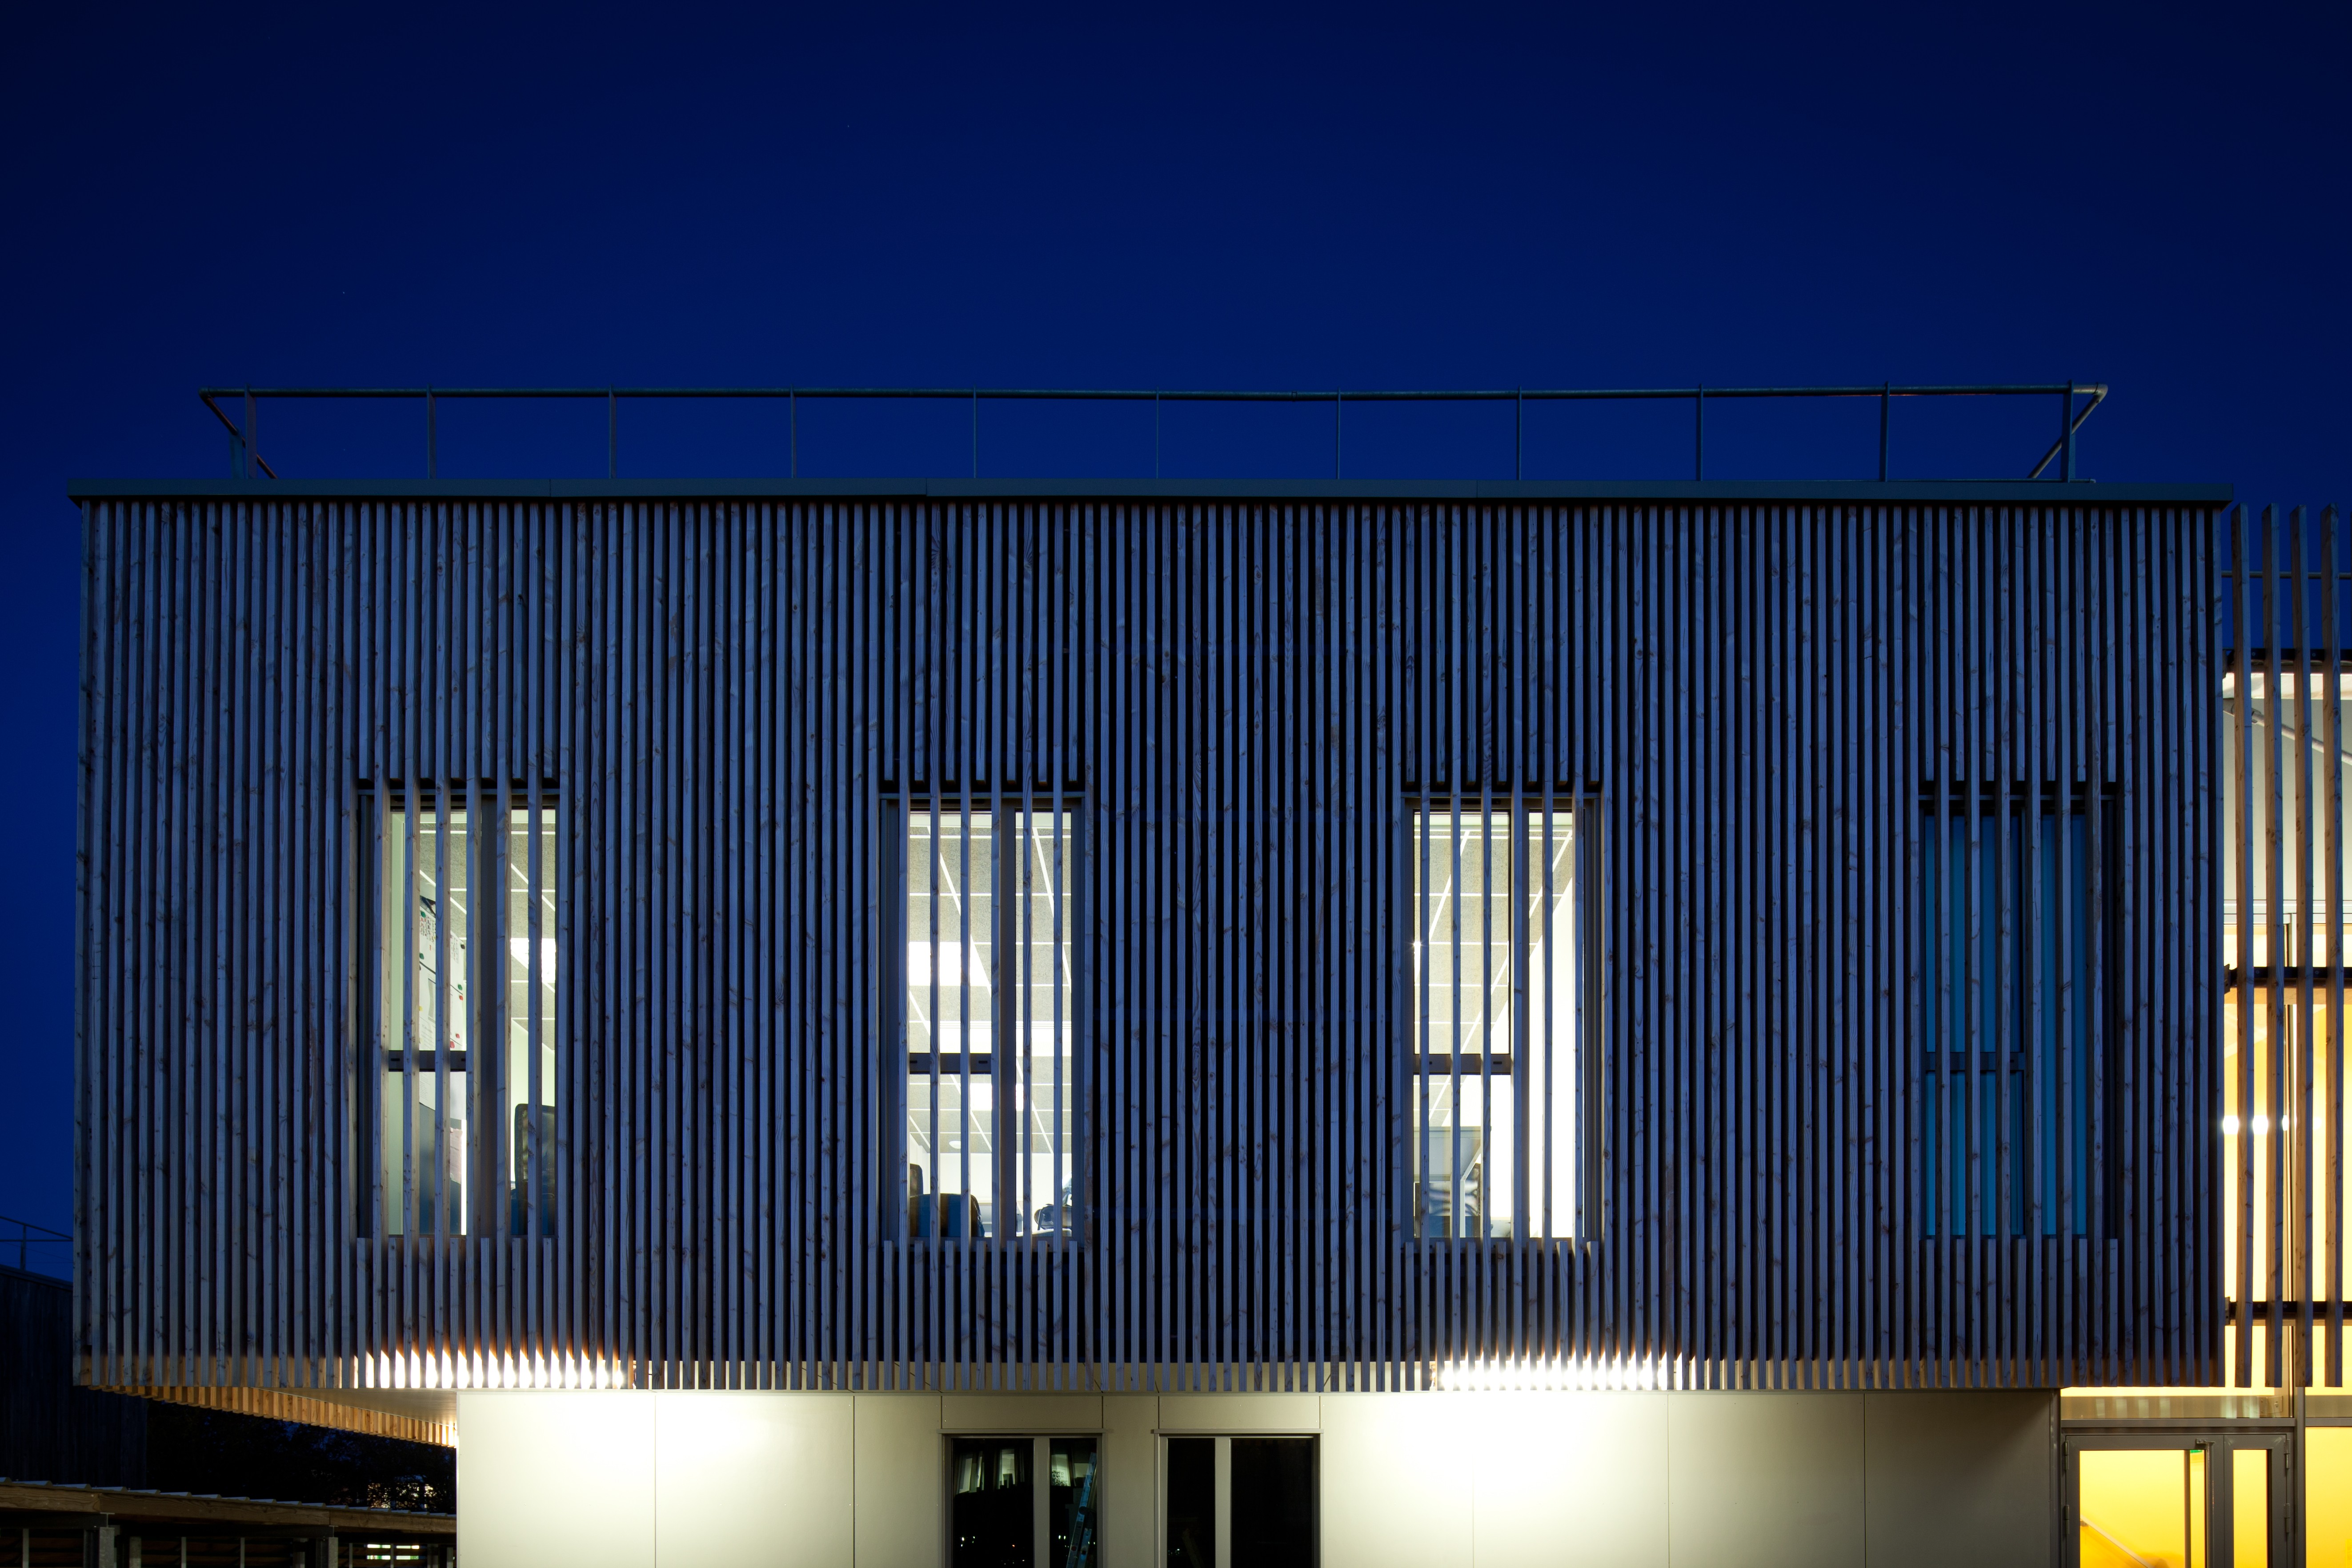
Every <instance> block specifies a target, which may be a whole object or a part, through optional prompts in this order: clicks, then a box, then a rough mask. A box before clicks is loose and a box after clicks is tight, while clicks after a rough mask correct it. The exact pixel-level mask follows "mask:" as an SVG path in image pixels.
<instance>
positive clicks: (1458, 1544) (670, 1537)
mask: <svg viewBox="0 0 2352 1568" xmlns="http://www.w3.org/2000/svg"><path fill="white" fill-rule="evenodd" d="M2057 1403H2058V1402H2057V1399H2056V1398H2055V1396H2053V1395H2052V1394H2050V1393H2048V1392H2037V1391H2002V1392H1989V1393H1968V1394H1729V1393H1693V1394H1678V1393H1662V1392H1655V1391H1638V1390H1629V1391H1597V1392H1548V1393H1547V1392H1521V1393H1507V1392H1466V1391H1465V1392H1460V1393H1418V1394H1327V1395H1314V1394H1255V1395H1253V1394H1202V1395H1176V1394H1171V1395H1160V1396H1134V1395H1107V1396H1093V1395H1086V1396H1077V1395H959V1394H949V1395H906V1394H769V1393H749V1392H747V1393H642V1394H639V1393H613V1392H604V1391H596V1392H577V1393H528V1392H514V1393H497V1392H486V1393H479V1394H471V1393H469V1394H461V1395H459V1396H458V1397H457V1424H458V1428H459V1431H460V1433H461V1437H460V1439H459V1447H458V1450H457V1453H458V1493H459V1497H460V1500H461V1503H460V1509H459V1513H458V1552H459V1557H460V1560H461V1561H462V1562H465V1563H566V1564H573V1565H576V1568H648V1565H658V1568H681V1565H684V1564H704V1563H774V1564H779V1565H781V1564H793V1565H799V1564H810V1565H814V1564H820V1563H822V1564H843V1565H848V1564H856V1565H858V1568H866V1565H874V1568H935V1565H937V1564H940V1563H986V1564H990V1565H992V1568H993V1565H996V1564H1010V1563H1034V1564H1039V1565H1050V1568H1063V1565H1064V1564H1065V1563H1120V1564H1126V1563H1133V1564H1148V1563H1167V1564H1171V1568H1173V1565H1181V1568H1208V1565H1209V1564H1213V1563H1225V1564H1230V1565H1232V1568H1260V1565H1264V1568H1272V1565H1275V1564H1312V1563H1325V1564H1331V1565H1334V1568H1337V1565H1339V1564H1350V1565H1360V1568H1391V1565H1393V1568H1506V1565H1508V1568H1537V1565H1545V1568H1549V1565H1554V1564H1568V1563H1591V1564H1610V1565H1612V1568H1613V1565H1618V1564H1622V1565H1625V1568H1636V1565H1638V1568H1669V1565H1685V1564H1720V1563H1754V1564H1759V1565H1761V1564H1781V1563H1786V1564H1790V1565H1791V1568H1796V1565H1800V1564H1802V1565H1805V1568H1837V1565H1843V1564H1851V1565H1853V1568H1863V1565H1864V1564H1872V1563H1905V1564H1944V1563H1952V1564H1959V1563H1969V1564H1981V1563H2043V1562H2048V1561H2051V1560H2052V1557H2053V1552H2054V1551H2055V1548H2056V1542H2053V1519H2054V1518H2055V1512H2054V1505H2055V1502H2056V1496H2055V1488H2056V1482H2057V1477H2056V1460H2055V1456H2056V1454H2057V1451H2058V1442H2059V1427H2058V1420H2057ZM2126 1561H2128V1560H2127V1559H2126ZM2240 1561H2241V1562H2244V1561H2245V1559H2244V1558H2241V1559H2240ZM2273 1561H2283V1559H2273Z"/></svg>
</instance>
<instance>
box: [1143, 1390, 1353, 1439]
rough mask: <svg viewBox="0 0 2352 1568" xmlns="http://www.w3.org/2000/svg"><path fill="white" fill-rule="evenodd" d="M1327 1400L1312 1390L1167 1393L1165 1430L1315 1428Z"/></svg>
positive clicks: (1162, 1407)
mask: <svg viewBox="0 0 2352 1568" xmlns="http://www.w3.org/2000/svg"><path fill="white" fill-rule="evenodd" d="M1322 1419H1323V1402H1322V1401H1321V1400H1320V1399H1318V1397H1316V1396H1314V1395H1312V1394H1163V1395H1161V1396H1160V1430H1161V1431H1163V1432H1312V1431H1314V1430H1316V1429H1317V1427H1318V1426H1319V1425H1320V1424H1321V1422H1322Z"/></svg>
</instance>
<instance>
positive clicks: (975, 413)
mask: <svg viewBox="0 0 2352 1568" xmlns="http://www.w3.org/2000/svg"><path fill="white" fill-rule="evenodd" d="M971 476H972V477H973V478H975V479H977V478H979V477H980V389H979V388H978V387H974V388H972V389H971Z"/></svg>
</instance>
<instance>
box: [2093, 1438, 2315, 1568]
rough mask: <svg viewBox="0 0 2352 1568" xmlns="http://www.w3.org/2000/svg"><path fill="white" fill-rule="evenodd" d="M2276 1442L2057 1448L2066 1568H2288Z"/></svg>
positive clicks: (2281, 1445)
mask: <svg viewBox="0 0 2352 1568" xmlns="http://www.w3.org/2000/svg"><path fill="white" fill-rule="evenodd" d="M2288 1449H2289V1442H2288V1438H2287V1437H2286V1435H2285V1434H2284V1433H2252V1432H2244V1433H2241V1432H2223V1433H2201V1432H2197V1433H2192V1432H2167V1433H2161V1434H2158V1433H2148V1434H2145V1435H2142V1434H2137V1433H2135V1434H2130V1435H2117V1436H2092V1435H2084V1436H2082V1437H2069V1438H2067V1439H2066V1524H2067V1529H2068V1532H2069V1533H2070V1534H2071V1535H2072V1537H2073V1542H2074V1545H2073V1551H2074V1558H2073V1562H2074V1568H2291V1564H2290V1563H2289V1560H2288V1557H2287V1552H2286V1538H2285V1516H2286V1510H2285V1508H2284V1500H2285V1499H2286V1498H2287V1497H2288V1496H2289V1495H2290V1490H2291V1489H2290V1485H2289V1481H2288V1478H2287V1474H2286V1464H2287V1453H2288Z"/></svg>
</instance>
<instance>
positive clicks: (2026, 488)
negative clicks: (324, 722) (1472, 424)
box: [66, 478, 2235, 507]
mask: <svg viewBox="0 0 2352 1568" xmlns="http://www.w3.org/2000/svg"><path fill="white" fill-rule="evenodd" d="M66 495H67V497H68V498H70V499H72V500H76V501H94V500H141V499H161V498H163V497H175V498H185V499H189V500H197V499H232V498H233V499H251V500H290V499H295V498H302V497H307V498H328V499H336V500H422V499H427V498H433V499H443V500H549V499H553V500H599V499H611V500H705V499H712V500H715V499H767V498H774V499H814V498H840V499H856V500H865V499H881V498H888V497H905V498H913V497H929V498H936V499H942V500H958V499H961V500H1010V499H1032V500H1255V501H1457V502H1459V501H1713V502H1734V501H1763V502H1774V501H1781V502H1788V501H1832V502H1848V503H1854V504H1860V505H1906V506H1908V505H1919V504H1927V505H1946V506H1961V505H1969V504H1971V503H1975V504H2000V503H2016V502H2026V503H2032V504H2040V505H2048V504H2052V503H2058V504H2063V505H2074V506H2085V505H2087V506H2098V507H2142V506H2160V507H2179V506H2227V505H2228V504H2229V503H2230V502H2231V500H2233V499H2234V498H2235V492H2234V490H2233V488H2232V486H2228V485H2103V484H2094V483H2092V482H2090V481H2087V480H2076V481H2074V482H2072V483H2066V482H2063V481H2055V480H2048V479H1901V480H1879V479H1829V480H1789V479H1775V480H1761V479H1759V480H1738V479H1706V480H1692V479H1684V480H1598V481H1594V480H1587V481H1575V482H1558V481H1516V480H1509V479H945V478H941V479H758V478H734V479H282V480H251V479H72V480H68V481H67V484H66Z"/></svg>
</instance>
